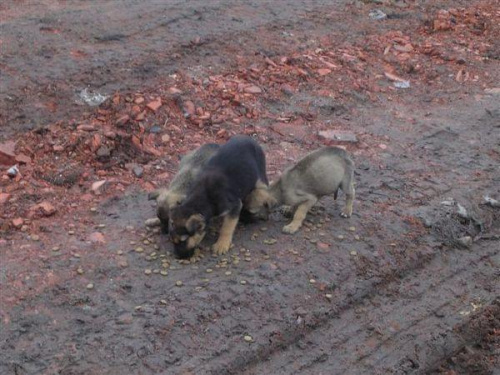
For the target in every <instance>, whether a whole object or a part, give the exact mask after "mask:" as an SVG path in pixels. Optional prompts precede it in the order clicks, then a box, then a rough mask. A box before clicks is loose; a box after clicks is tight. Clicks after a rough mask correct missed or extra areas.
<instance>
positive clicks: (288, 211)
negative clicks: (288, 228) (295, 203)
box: [280, 206, 293, 217]
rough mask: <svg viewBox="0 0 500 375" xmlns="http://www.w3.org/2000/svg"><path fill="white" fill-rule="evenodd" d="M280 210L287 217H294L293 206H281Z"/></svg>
mask: <svg viewBox="0 0 500 375" xmlns="http://www.w3.org/2000/svg"><path fill="white" fill-rule="evenodd" d="M280 212H281V214H282V215H283V216H285V217H292V214H293V210H292V207H291V206H281V207H280Z"/></svg>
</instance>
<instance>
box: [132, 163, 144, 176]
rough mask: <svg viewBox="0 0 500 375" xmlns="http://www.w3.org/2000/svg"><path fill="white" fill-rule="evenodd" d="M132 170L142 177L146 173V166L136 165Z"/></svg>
mask: <svg viewBox="0 0 500 375" xmlns="http://www.w3.org/2000/svg"><path fill="white" fill-rule="evenodd" d="M132 172H134V175H135V177H137V178H141V177H142V175H143V174H144V168H142V167H141V166H140V165H136V166H135V167H133V168H132Z"/></svg>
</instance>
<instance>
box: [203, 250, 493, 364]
mask: <svg viewBox="0 0 500 375" xmlns="http://www.w3.org/2000/svg"><path fill="white" fill-rule="evenodd" d="M442 258H449V259H448V261H447V262H446V263H447V264H448V265H449V267H448V268H445V269H443V260H442ZM479 263H483V267H482V270H483V271H485V272H484V273H482V272H481V274H482V277H487V276H489V277H490V280H491V285H490V288H493V290H491V289H490V290H489V292H487V291H485V290H481V289H479V288H477V286H476V285H475V282H476V280H475V277H474V276H475V274H476V272H477V271H476V268H475V266H477V265H479ZM499 263H500V250H498V249H494V250H492V248H491V247H488V246H487V245H485V244H480V245H478V246H477V247H475V248H474V250H473V251H472V252H464V251H460V250H457V251H453V253H452V254H450V253H448V254H440V255H438V256H436V257H434V258H433V259H432V260H430V261H429V262H423V263H421V264H420V265H419V266H418V268H415V265H411V266H409V267H407V268H406V271H402V272H401V273H400V275H397V276H398V277H402V280H401V281H400V282H399V280H398V281H395V282H389V283H387V284H386V285H384V284H383V283H380V284H377V283H375V284H373V285H372V286H371V287H370V288H367V289H366V290H365V291H364V293H363V295H362V296H360V297H359V298H357V299H355V300H352V301H349V302H346V303H345V305H344V306H343V307H340V308H339V309H338V310H332V311H329V312H328V313H327V315H326V316H324V318H323V319H321V320H318V321H316V322H315V323H314V324H313V325H311V326H309V327H308V329H309V332H307V333H306V334H303V333H300V332H293V331H292V332H288V337H287V339H286V340H285V342H282V343H279V344H276V345H272V344H271V345H270V346H269V347H267V348H259V349H258V350H257V351H253V352H250V353H244V354H243V355H239V356H238V357H237V359H235V360H232V361H229V363H225V364H224V365H217V366H215V367H213V368H210V367H209V368H206V371H207V373H213V374H221V373H227V374H232V373H240V372H241V371H243V370H245V372H244V373H245V374H262V373H273V374H293V373H301V374H308V373H310V374H321V373H323V372H321V368H323V369H324V368H330V369H332V372H328V373H330V374H345V373H349V374H366V373H368V372H369V373H373V374H379V373H380V374H384V373H426V372H427V371H428V370H430V369H433V368H434V367H435V366H436V365H437V364H438V363H439V362H440V361H442V360H443V358H446V357H447V356H449V355H451V354H452V353H454V352H456V351H457V350H459V349H460V348H462V347H463V345H464V342H463V341H462V340H461V338H460V335H459V333H456V332H454V331H455V327H459V326H462V325H464V324H467V322H468V321H469V320H470V319H469V318H470V315H471V313H472V312H475V310H476V309H482V308H483V307H484V306H487V305H490V304H492V303H493V301H494V300H495V299H494V298H492V297H491V295H498V294H499V293H500V287H499V285H498V284H497V283H495V282H494V280H495V279H498V277H500V273H499V271H498V268H497V267H495V264H496V265H498V264H499ZM488 265H489V267H488ZM394 276H396V275H394ZM406 293H408V294H406ZM405 294H406V298H405ZM372 295H373V296H372ZM384 306H386V308H384ZM369 307H378V308H376V309H373V308H372V309H370V308H369ZM367 311H368V312H367ZM370 314H374V316H373V315H371V316H370ZM480 337H481V336H480V335H478V336H477V338H476V339H480ZM360 342H362V343H364V346H362V347H361V348H360V347H359V343H360ZM353 352H356V356H353ZM402 352H403V353H409V354H408V355H407V357H405V358H401V357H400V354H401V353H402ZM382 353H383V354H382ZM410 353H413V354H410ZM233 354H234V353H230V354H228V357H232V355H233ZM353 357H354V358H355V359H353ZM264 358H268V359H267V360H265V361H262V360H263V359H264ZM261 361H262V362H261ZM249 366H250V367H251V368H250V369H249V368H248V367H249ZM317 366H319V367H320V368H319V369H318V368H316V367H317Z"/></svg>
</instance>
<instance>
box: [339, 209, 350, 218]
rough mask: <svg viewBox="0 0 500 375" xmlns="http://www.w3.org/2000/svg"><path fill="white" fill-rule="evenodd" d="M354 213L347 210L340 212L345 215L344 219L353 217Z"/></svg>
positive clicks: (342, 215)
mask: <svg viewBox="0 0 500 375" xmlns="http://www.w3.org/2000/svg"><path fill="white" fill-rule="evenodd" d="M351 215H352V212H349V211H347V210H343V211H342V212H341V213H340V216H341V217H343V218H344V219H347V218H349V217H351Z"/></svg>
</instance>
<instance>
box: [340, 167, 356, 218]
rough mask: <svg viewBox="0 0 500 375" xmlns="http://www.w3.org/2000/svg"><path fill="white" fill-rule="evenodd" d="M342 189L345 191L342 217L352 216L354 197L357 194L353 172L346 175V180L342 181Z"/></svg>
mask: <svg viewBox="0 0 500 375" xmlns="http://www.w3.org/2000/svg"><path fill="white" fill-rule="evenodd" d="M340 187H341V189H342V191H343V192H344V193H345V207H344V209H343V210H342V212H341V213H340V216H342V217H351V215H352V206H353V203H354V197H355V195H356V193H355V190H354V181H353V176H352V173H351V174H348V175H347V176H346V177H344V180H343V181H342V183H341V186H340Z"/></svg>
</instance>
